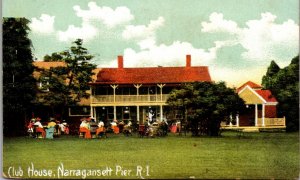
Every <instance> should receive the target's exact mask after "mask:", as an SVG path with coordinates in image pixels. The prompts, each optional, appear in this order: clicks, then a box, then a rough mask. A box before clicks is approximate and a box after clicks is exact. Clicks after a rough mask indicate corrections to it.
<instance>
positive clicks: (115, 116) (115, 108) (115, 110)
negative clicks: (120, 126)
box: [114, 106, 117, 120]
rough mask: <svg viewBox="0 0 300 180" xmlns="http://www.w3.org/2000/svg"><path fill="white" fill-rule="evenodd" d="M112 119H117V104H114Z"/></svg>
mask: <svg viewBox="0 0 300 180" xmlns="http://www.w3.org/2000/svg"><path fill="white" fill-rule="evenodd" d="M114 120H117V106H114Z"/></svg>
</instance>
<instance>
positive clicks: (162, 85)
mask: <svg viewBox="0 0 300 180" xmlns="http://www.w3.org/2000/svg"><path fill="white" fill-rule="evenodd" d="M165 85H166V84H157V86H158V87H159V88H160V101H161V103H163V98H162V88H163V87H164V86H165ZM162 120H163V106H162V104H160V121H162Z"/></svg>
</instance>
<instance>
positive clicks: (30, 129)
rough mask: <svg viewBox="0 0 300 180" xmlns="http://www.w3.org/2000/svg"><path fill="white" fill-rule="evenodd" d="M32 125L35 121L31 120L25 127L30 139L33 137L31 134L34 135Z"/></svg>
mask: <svg viewBox="0 0 300 180" xmlns="http://www.w3.org/2000/svg"><path fill="white" fill-rule="evenodd" d="M34 123H35V119H34V118H32V119H31V120H30V121H29V123H28V126H27V132H28V134H29V136H30V137H33V133H34V130H33V128H34Z"/></svg>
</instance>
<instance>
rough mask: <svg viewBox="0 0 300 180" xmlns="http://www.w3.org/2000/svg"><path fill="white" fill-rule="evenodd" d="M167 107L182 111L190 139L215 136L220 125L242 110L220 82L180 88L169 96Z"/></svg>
mask: <svg viewBox="0 0 300 180" xmlns="http://www.w3.org/2000/svg"><path fill="white" fill-rule="evenodd" d="M167 103H168V104H169V105H170V106H171V107H176V108H183V109H185V111H186V115H187V121H189V123H190V124H191V128H192V135H193V136H198V135H199V134H204V135H209V136H217V135H219V130H220V123H221V121H223V120H225V119H226V118H227V117H229V116H230V115H232V116H234V117H235V115H236V114H237V113H238V112H239V111H241V110H242V109H243V107H244V103H243V100H242V99H240V98H239V96H238V95H237V94H236V93H235V91H234V89H231V88H228V87H226V85H225V83H224V82H221V83H211V82H196V83H191V84H184V85H182V87H181V88H179V89H174V90H173V91H172V92H171V93H170V97H169V98H168V100H167Z"/></svg>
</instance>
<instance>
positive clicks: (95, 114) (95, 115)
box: [93, 107, 97, 120]
mask: <svg viewBox="0 0 300 180" xmlns="http://www.w3.org/2000/svg"><path fill="white" fill-rule="evenodd" d="M93 117H94V118H95V120H97V113H96V107H93Z"/></svg>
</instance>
